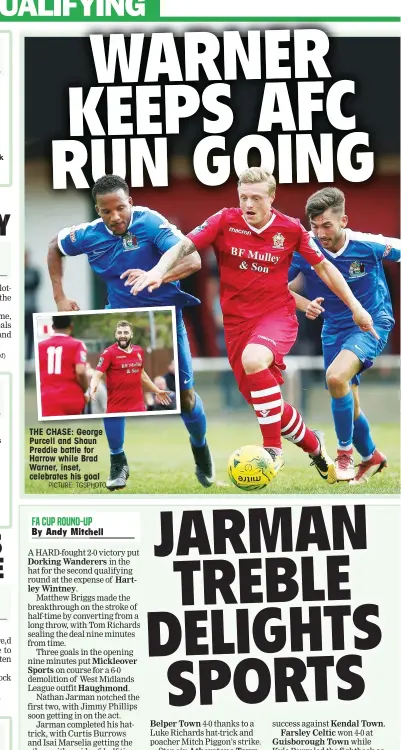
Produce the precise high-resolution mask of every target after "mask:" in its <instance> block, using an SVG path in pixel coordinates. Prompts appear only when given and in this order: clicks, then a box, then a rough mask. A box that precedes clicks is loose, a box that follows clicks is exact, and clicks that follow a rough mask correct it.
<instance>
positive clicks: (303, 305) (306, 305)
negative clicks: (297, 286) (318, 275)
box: [289, 285, 324, 320]
mask: <svg viewBox="0 0 401 750" xmlns="http://www.w3.org/2000/svg"><path fill="white" fill-rule="evenodd" d="M289 289H290V292H291V294H292V296H293V297H294V300H295V305H296V308H297V310H300V311H301V312H304V313H305V315H306V317H307V318H309V320H315V319H316V318H318V317H319V315H321V313H322V312H324V307H322V302H323V300H324V297H316V299H313V300H309V299H307V297H302V295H301V294H298V293H297V292H293V291H292V289H291V285H290V286H289Z"/></svg>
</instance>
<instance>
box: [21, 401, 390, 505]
mask: <svg viewBox="0 0 401 750" xmlns="http://www.w3.org/2000/svg"><path fill="white" fill-rule="evenodd" d="M50 425H52V426H56V423H54V422H52V423H48V424H47V425H46V427H47V426H50ZM42 426H43V423H42ZM57 426H66V423H65V422H64V423H60V425H57ZM68 426H71V427H73V428H76V427H78V426H81V427H85V428H88V427H93V428H95V427H101V426H102V423H101V422H98V421H97V420H96V421H95V420H91V421H90V424H89V422H88V421H86V422H85V423H83V422H82V423H81V422H75V421H74V422H69V425H68ZM310 426H311V427H313V428H318V429H321V430H322V431H323V432H324V433H325V436H326V447H327V449H328V452H329V454H330V455H331V457H334V455H335V449H336V438H335V434H334V430H333V427H332V425H329V424H325V425H324V424H313V425H310ZM372 434H373V437H374V440H375V441H376V444H377V447H378V448H379V450H381V451H382V452H383V453H385V454H386V456H387V458H388V468H387V469H386V470H385V471H383V472H382V473H381V474H378V475H377V476H375V477H373V478H372V479H371V480H370V482H369V483H367V484H364V485H362V486H361V487H350V486H349V485H348V484H344V483H341V484H336V485H327V483H326V482H324V481H323V480H322V479H321V478H320V477H319V475H318V473H317V472H316V469H314V468H313V467H311V466H310V465H309V464H310V460H309V457H308V456H307V455H306V454H305V453H303V452H302V451H301V450H300V449H299V448H297V447H296V446H294V445H292V444H290V443H288V442H287V441H284V445H283V447H284V456H285V466H284V468H283V469H282V471H281V472H280V474H279V475H278V476H277V477H276V478H275V479H274V481H273V482H272V483H271V485H270V486H269V488H268V489H267V490H265V491H263V492H244V491H242V490H238V489H237V488H236V487H234V485H232V484H231V482H230V480H229V479H228V476H227V471H226V465H227V459H228V456H229V455H230V454H231V453H232V451H234V450H235V449H236V448H239V447H240V446H241V445H247V444H254V445H259V444H260V433H259V430H258V427H257V424H256V423H255V421H254V420H252V415H250V414H246V415H241V417H238V416H236V417H234V416H232V417H231V416H230V418H228V419H226V420H225V421H223V419H219V420H217V419H213V418H212V419H209V424H208V442H209V445H210V447H211V449H212V452H213V456H214V460H215V464H216V480H217V481H216V484H215V485H214V487H211V488H210V489H204V488H203V487H201V486H200V485H199V484H198V482H197V480H196V478H195V475H194V464H193V459H192V453H191V450H190V447H189V440H188V435H187V432H186V429H185V427H184V425H183V423H182V421H181V419H180V417H179V416H149V417H137V418H132V419H129V420H127V427H126V440H125V452H126V455H127V457H128V460H129V464H130V470H131V475H130V477H129V480H128V484H127V487H126V489H125V490H123V491H120V492H119V493H118V492H114V493H110V492H108V490H106V487H105V486H104V483H105V481H106V479H107V476H108V471H109V456H108V450H107V441H106V437H105V436H104V435H103V436H102V437H101V438H99V443H98V450H97V452H98V455H99V460H98V462H97V463H96V464H92V465H88V470H89V471H94V472H100V481H101V482H102V486H101V487H97V488H96V489H92V490H91V489H85V488H79V487H76V488H75V489H70V490H65V489H59V488H54V489H49V486H48V483H47V482H45V481H33V480H30V479H29V473H30V471H29V458H28V450H27V451H26V487H25V491H26V493H27V494H35V495H42V494H68V493H74V494H86V495H90V494H91V493H96V494H103V493H105V494H107V495H109V496H110V498H113V501H114V500H116V499H117V496H123V495H125V494H147V495H148V494H160V495H169V494H182V495H192V494H196V495H219V494H238V495H240V496H241V497H242V498H243V499H244V498H246V497H248V498H249V500H251V498H252V497H254V498H261V497H263V496H265V495H275V494H277V495H280V494H294V495H299V494H311V495H315V494H316V495H332V496H336V495H342V494H352V495H360V494H372V495H375V494H398V493H399V492H400V431H399V425H397V424H396V423H394V424H375V425H374V426H373V428H372ZM26 442H27V447H28V445H29V436H28V431H27V437H26ZM355 458H356V459H358V460H359V458H358V456H357V455H356V456H355ZM356 462H357V460H356Z"/></svg>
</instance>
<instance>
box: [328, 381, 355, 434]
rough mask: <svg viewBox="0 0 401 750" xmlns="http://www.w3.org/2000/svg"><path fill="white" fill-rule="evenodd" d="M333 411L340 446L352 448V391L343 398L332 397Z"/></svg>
mask: <svg viewBox="0 0 401 750" xmlns="http://www.w3.org/2000/svg"><path fill="white" fill-rule="evenodd" d="M331 411H332V412H333V419H334V427H335V430H336V435H337V439H338V445H339V447H340V448H350V447H351V446H352V432H353V426H354V398H353V396H352V393H351V391H350V392H349V393H347V395H346V396H341V398H332V399H331Z"/></svg>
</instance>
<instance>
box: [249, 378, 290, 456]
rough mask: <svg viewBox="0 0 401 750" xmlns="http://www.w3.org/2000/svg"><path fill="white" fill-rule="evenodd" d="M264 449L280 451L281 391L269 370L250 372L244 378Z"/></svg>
mask: <svg viewBox="0 0 401 750" xmlns="http://www.w3.org/2000/svg"><path fill="white" fill-rule="evenodd" d="M246 382H247V386H248V389H249V392H250V395H251V398H250V401H251V404H252V406H253V408H254V409H255V413H256V418H257V420H258V422H259V427H260V431H261V433H262V437H263V446H264V447H265V448H278V449H280V450H281V434H280V433H281V406H282V400H281V391H280V386H279V385H277V381H276V378H275V377H274V375H273V374H272V373H271V372H270V370H269V369H266V370H261V371H260V372H252V373H250V374H249V375H247V376H246Z"/></svg>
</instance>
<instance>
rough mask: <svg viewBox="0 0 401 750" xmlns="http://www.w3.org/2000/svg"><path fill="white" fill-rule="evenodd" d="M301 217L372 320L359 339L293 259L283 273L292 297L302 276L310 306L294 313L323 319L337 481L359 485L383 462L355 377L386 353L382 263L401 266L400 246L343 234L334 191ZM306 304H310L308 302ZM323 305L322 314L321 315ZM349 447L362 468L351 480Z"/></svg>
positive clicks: (330, 297)
mask: <svg viewBox="0 0 401 750" xmlns="http://www.w3.org/2000/svg"><path fill="white" fill-rule="evenodd" d="M305 210H306V214H307V216H308V218H309V222H310V226H311V234H312V235H313V237H314V240H315V242H316V244H317V245H318V246H319V250H320V251H321V253H322V254H323V255H324V257H325V258H326V259H327V260H329V261H330V262H331V263H332V264H333V265H334V266H335V267H336V268H337V269H338V270H339V272H340V273H341V275H342V276H343V278H344V279H345V281H346V282H347V284H348V285H349V286H350V288H351V289H352V291H353V293H354V296H355V297H356V298H357V299H358V300H359V302H360V303H361V304H362V305H363V306H364V307H365V309H366V310H368V312H369V313H370V315H371V316H372V319H373V324H374V328H375V331H376V332H377V335H378V338H375V337H374V336H372V334H371V333H370V332H369V331H363V330H362V331H361V330H360V329H359V328H358V326H357V325H356V324H355V322H354V320H353V319H352V314H351V311H350V309H349V308H348V307H347V306H346V305H345V304H344V303H343V302H342V301H341V299H339V298H338V297H337V296H336V295H335V294H333V292H332V291H330V289H327V288H325V286H324V284H322V280H321V279H320V277H319V276H318V275H317V274H316V273H315V272H314V270H313V269H312V268H311V267H310V265H309V264H308V263H306V262H305V260H304V259H303V258H302V256H301V255H300V254H299V253H295V254H294V257H293V260H292V264H291V268H290V271H289V279H290V281H291V283H290V289H291V288H292V287H293V288H294V289H297V282H298V276H299V275H300V274H302V276H303V277H304V281H305V287H306V292H307V294H308V297H309V299H308V300H306V299H304V298H300V297H298V300H301V302H300V303H299V301H298V300H297V307H299V309H301V310H303V311H304V312H305V313H306V315H307V316H308V317H309V318H311V319H313V318H316V317H317V316H318V315H320V314H323V316H324V323H323V329H322V347H323V357H324V365H325V370H326V383H327V388H328V390H329V393H330V396H331V408H332V414H333V420H334V427H335V431H336V435H337V440H338V449H337V457H336V459H335V463H336V473H337V478H338V480H340V481H349V482H350V484H363V483H364V482H367V481H368V480H369V479H370V477H372V476H373V475H374V474H377V473H378V472H380V471H382V469H384V468H385V466H386V465H387V458H386V456H385V455H384V453H382V452H381V451H379V450H378V449H377V448H376V444H375V442H374V440H373V438H372V435H371V432H370V426H369V422H368V420H367V418H366V416H365V414H364V412H363V411H362V409H361V404H360V396H359V384H360V379H361V373H362V372H363V371H364V370H367V369H368V368H369V367H371V365H372V364H373V361H374V359H375V357H377V356H378V355H379V354H380V353H381V352H382V351H383V349H384V347H385V345H386V343H387V339H388V336H389V333H390V331H391V329H392V328H393V326H394V317H393V310H392V306H391V298H390V292H389V290H388V286H387V282H386V277H385V275H384V270H383V259H384V258H386V259H387V260H391V261H395V262H396V263H399V262H400V256H401V241H400V240H399V239H396V238H394V237H383V236H382V235H377V234H367V233H366V232H355V231H354V230H352V229H349V228H348V226H347V224H348V217H347V215H346V213H345V196H344V193H343V192H342V191H341V190H338V188H335V187H327V188H323V189H322V190H318V191H317V192H316V193H314V194H313V195H311V196H310V197H309V198H308V200H307V203H306V209H305ZM310 300H311V301H310ZM322 303H324V308H323V307H322ZM353 446H354V447H355V449H356V450H357V451H358V453H359V454H360V456H361V458H362V460H361V463H360V464H359V465H358V467H357V472H356V473H355V467H354V459H353Z"/></svg>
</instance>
